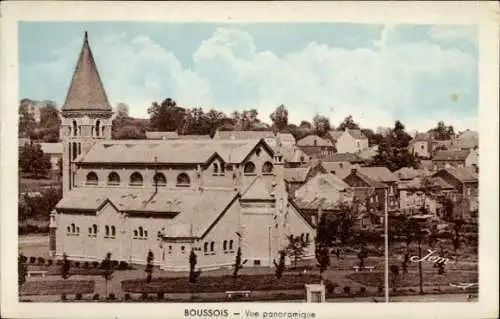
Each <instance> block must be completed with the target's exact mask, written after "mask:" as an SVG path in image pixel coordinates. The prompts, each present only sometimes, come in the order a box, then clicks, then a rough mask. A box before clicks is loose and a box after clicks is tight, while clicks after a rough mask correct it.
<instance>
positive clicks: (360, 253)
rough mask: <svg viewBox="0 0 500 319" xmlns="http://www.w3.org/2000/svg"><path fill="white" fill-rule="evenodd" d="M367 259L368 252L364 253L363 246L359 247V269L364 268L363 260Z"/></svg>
mask: <svg viewBox="0 0 500 319" xmlns="http://www.w3.org/2000/svg"><path fill="white" fill-rule="evenodd" d="M367 257H368V252H367V251H366V248H365V246H361V249H360V251H359V252H358V259H359V269H360V270H361V269H363V267H364V266H365V259H366V258H367Z"/></svg>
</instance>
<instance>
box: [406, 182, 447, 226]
mask: <svg viewBox="0 0 500 319" xmlns="http://www.w3.org/2000/svg"><path fill="white" fill-rule="evenodd" d="M424 178H425V179H426V180H425V181H424ZM426 182H428V183H431V185H428V186H432V188H433V190H432V192H431V193H426V192H427V190H426V189H425V187H426V185H425V183H426ZM453 190H454V187H453V186H452V185H450V184H449V183H447V182H446V181H445V180H444V179H442V178H440V177H416V178H414V179H412V180H402V181H399V182H398V192H399V196H398V197H399V208H400V210H401V212H403V213H405V214H408V215H415V214H420V213H422V209H425V210H426V211H427V212H428V213H430V214H433V215H434V216H437V215H438V214H439V210H440V208H442V205H441V204H440V199H442V198H445V197H448V198H450V197H449V196H450V195H451V193H452V192H453Z"/></svg>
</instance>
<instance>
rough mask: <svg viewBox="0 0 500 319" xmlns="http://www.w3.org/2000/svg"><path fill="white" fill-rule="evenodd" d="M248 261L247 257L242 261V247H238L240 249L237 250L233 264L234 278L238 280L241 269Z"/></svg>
mask: <svg viewBox="0 0 500 319" xmlns="http://www.w3.org/2000/svg"><path fill="white" fill-rule="evenodd" d="M246 263H247V259H245V260H244V261H243V262H242V261H241V247H238V251H237V252H236V260H235V262H234V265H233V268H234V270H233V279H234V280H236V278H238V272H239V271H240V269H241V268H243V265H245V264H246Z"/></svg>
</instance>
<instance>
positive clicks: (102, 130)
mask: <svg viewBox="0 0 500 319" xmlns="http://www.w3.org/2000/svg"><path fill="white" fill-rule="evenodd" d="M101 136H102V137H104V125H102V126H101Z"/></svg>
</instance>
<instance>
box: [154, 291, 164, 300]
mask: <svg viewBox="0 0 500 319" xmlns="http://www.w3.org/2000/svg"><path fill="white" fill-rule="evenodd" d="M156 297H158V300H163V297H165V293H164V292H159V293H157V294H156Z"/></svg>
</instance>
